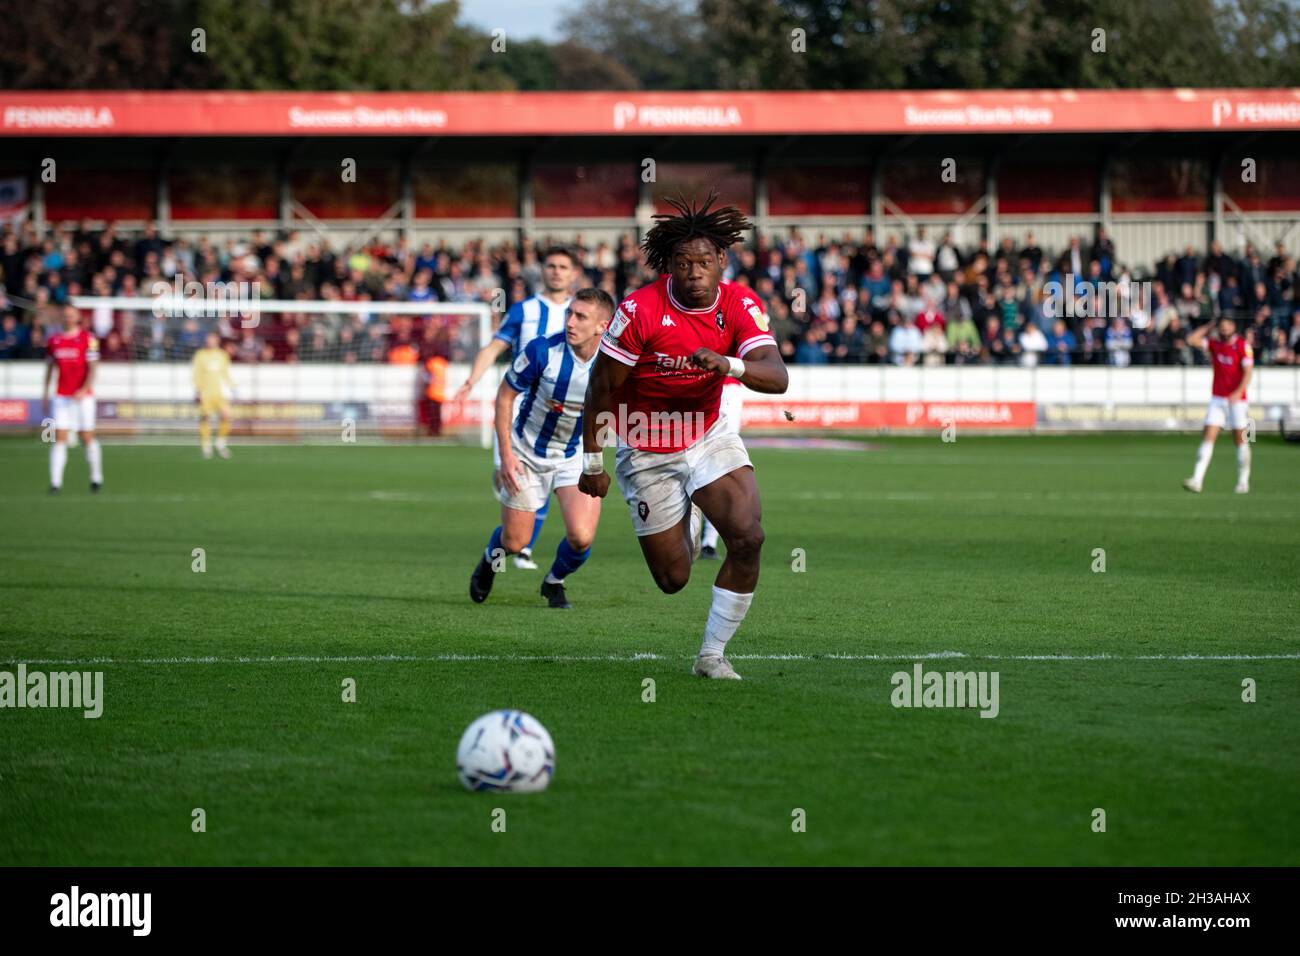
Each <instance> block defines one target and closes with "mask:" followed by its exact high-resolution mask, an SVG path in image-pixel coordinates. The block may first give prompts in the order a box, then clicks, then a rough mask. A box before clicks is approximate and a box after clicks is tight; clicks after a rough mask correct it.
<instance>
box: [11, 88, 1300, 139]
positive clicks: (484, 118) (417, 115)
mask: <svg viewBox="0 0 1300 956" xmlns="http://www.w3.org/2000/svg"><path fill="white" fill-rule="evenodd" d="M1270 129H1300V88H1283V89H1219V90H1213V89H1206V90H1190V89H1164V90H978V91H959V90H918V91H902V92H896V91H890V92H857V91H840V92H763V93H752V92H701V93H623V92H612V93H609V92H592V93H584V92H569V93H495V92H489V93H343V92H340V93H280V92H273V93H260V92H259V93H253V92H243V91H221V92H170V91H164V92H145V91H134V92H99V91H71V92H62V91H61V92H54V91H47V92H23V91H14V90H4V91H0V136H336V135H347V136H412V135H425V136H530V135H544V136H566V135H568V136H576V135H635V134H647V133H651V134H659V133H674V134H691V133H698V134H708V135H726V134H746V135H753V134H800V133H807V134H836V133H840V134H863V133H982V132H984V133H999V132H1018V133H1024V132H1040V133H1061V132H1122V131H1139V130H1140V131H1145V132H1154V131H1213V130H1270Z"/></svg>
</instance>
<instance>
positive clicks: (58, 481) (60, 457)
mask: <svg viewBox="0 0 1300 956" xmlns="http://www.w3.org/2000/svg"><path fill="white" fill-rule="evenodd" d="M67 463H68V446H67V444H66V443H65V442H61V441H56V442H55V443H54V444H53V445H51V446H50V487H52V488H62V487H63V468H64V466H65V465H67Z"/></svg>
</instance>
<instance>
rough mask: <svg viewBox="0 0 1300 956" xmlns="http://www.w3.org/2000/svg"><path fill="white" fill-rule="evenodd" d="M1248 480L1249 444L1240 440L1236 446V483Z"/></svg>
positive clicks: (1246, 482) (1245, 482) (1247, 482)
mask: <svg viewBox="0 0 1300 956" xmlns="http://www.w3.org/2000/svg"><path fill="white" fill-rule="evenodd" d="M1249 482H1250V445H1248V444H1247V443H1246V442H1242V443H1241V444H1240V445H1238V446H1237V484H1239V485H1245V484H1249Z"/></svg>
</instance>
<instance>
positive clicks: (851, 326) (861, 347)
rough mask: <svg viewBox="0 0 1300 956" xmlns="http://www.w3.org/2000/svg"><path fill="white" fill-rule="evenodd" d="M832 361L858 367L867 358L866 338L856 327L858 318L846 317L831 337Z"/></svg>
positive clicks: (854, 316) (850, 315)
mask: <svg viewBox="0 0 1300 956" xmlns="http://www.w3.org/2000/svg"><path fill="white" fill-rule="evenodd" d="M831 346H832V349H833V351H832V353H831V356H832V360H833V361H835V362H840V363H848V364H853V365H860V364H861V363H862V362H864V361H866V358H867V337H866V333H864V332H863V331H862V327H861V326H860V325H858V317H857V316H856V315H853V314H849V315H846V316H845V317H844V321H843V322H841V323H840V328H839V330H838V331H837V332H835V333H834V334H833V335H832V336H831Z"/></svg>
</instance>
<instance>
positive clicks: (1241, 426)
mask: <svg viewBox="0 0 1300 956" xmlns="http://www.w3.org/2000/svg"><path fill="white" fill-rule="evenodd" d="M1209 331H1210V324H1209V323H1208V322H1207V323H1206V324H1205V325H1203V326H1201V327H1200V328H1199V329H1196V330H1195V331H1194V332H1192V334H1191V335H1189V336H1187V344H1188V345H1190V346H1191V347H1192V348H1204V349H1205V352H1206V354H1207V355H1208V356H1209V359H1210V361H1211V362H1212V363H1213V364H1214V385H1213V387H1212V388H1211V389H1210V392H1211V395H1210V407H1209V410H1208V411H1207V412H1206V413H1205V430H1204V432H1202V434H1201V447H1200V448H1199V449H1197V452H1196V469H1195V470H1194V471H1193V472H1192V477H1190V478H1188V479H1187V480H1186V481H1184V482H1183V487H1184V488H1186V489H1187V490H1188V491H1193V492H1199V491H1200V490H1201V482H1202V481H1204V480H1205V469H1207V468H1209V467H1210V456H1211V455H1213V454H1214V440H1215V439H1216V438H1218V437H1219V431H1220V429H1222V428H1223V426H1224V425H1225V424H1226V425H1228V426H1229V427H1230V428H1231V429H1232V441H1233V444H1235V445H1236V446H1237V487H1236V489H1235V490H1236V492H1237V494H1239V495H1244V494H1246V493H1247V492H1248V491H1250V442H1248V441H1246V427H1247V423H1248V421H1249V417H1248V412H1247V406H1246V387H1247V386H1248V385H1250V376H1251V373H1252V372H1253V371H1254V366H1255V355H1254V353H1253V352H1252V351H1251V348H1250V343H1249V342H1247V341H1246V340H1245V339H1244V338H1242V337H1241V336H1240V335H1238V334H1237V323H1236V322H1235V321H1233V320H1232V318H1231V317H1229V316H1226V315H1225V316H1223V317H1222V318H1220V319H1219V322H1218V334H1217V335H1215V336H1208V337H1207V333H1208V332H1209Z"/></svg>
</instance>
